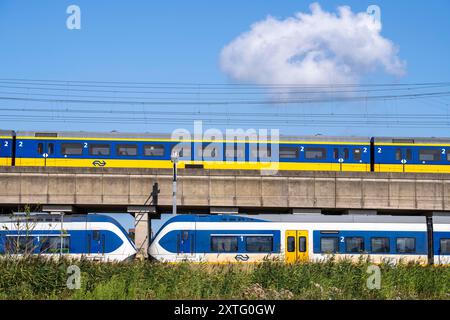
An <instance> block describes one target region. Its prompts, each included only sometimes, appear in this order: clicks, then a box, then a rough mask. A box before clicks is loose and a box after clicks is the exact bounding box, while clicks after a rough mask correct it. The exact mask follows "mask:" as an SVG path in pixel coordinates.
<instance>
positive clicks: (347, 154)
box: [344, 148, 349, 160]
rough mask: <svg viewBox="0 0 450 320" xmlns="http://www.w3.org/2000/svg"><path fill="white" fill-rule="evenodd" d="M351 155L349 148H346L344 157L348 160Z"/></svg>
mask: <svg viewBox="0 0 450 320" xmlns="http://www.w3.org/2000/svg"><path fill="white" fill-rule="evenodd" d="M348 156H349V152H348V148H344V159H345V160H347V159H348Z"/></svg>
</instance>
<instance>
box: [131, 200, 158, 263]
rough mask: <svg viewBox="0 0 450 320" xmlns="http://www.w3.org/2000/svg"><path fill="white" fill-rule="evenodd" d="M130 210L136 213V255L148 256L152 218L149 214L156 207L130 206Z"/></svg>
mask: <svg viewBox="0 0 450 320" xmlns="http://www.w3.org/2000/svg"><path fill="white" fill-rule="evenodd" d="M128 212H129V213H132V214H134V229H135V235H134V244H135V245H136V249H137V251H138V252H137V253H136V257H137V258H140V259H147V258H148V246H149V244H150V240H151V239H150V238H151V234H150V232H151V219H150V217H149V214H154V213H155V212H156V208H155V207H153V206H130V207H128Z"/></svg>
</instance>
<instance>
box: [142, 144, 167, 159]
mask: <svg viewBox="0 0 450 320" xmlns="http://www.w3.org/2000/svg"><path fill="white" fill-rule="evenodd" d="M163 155H164V146H163V145H161V144H146V145H144V156H146V157H161V156H163Z"/></svg>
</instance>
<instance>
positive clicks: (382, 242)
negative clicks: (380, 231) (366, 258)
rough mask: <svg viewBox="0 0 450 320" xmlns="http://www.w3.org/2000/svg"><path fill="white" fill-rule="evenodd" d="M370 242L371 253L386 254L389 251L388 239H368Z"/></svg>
mask: <svg viewBox="0 0 450 320" xmlns="http://www.w3.org/2000/svg"><path fill="white" fill-rule="evenodd" d="M370 242H371V247H372V248H371V249H372V252H374V253H386V252H389V251H390V250H391V249H390V245H389V238H372V239H370Z"/></svg>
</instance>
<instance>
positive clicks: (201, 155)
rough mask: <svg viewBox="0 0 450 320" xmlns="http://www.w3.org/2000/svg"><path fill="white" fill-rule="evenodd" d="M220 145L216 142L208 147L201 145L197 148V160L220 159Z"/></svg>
mask: <svg viewBox="0 0 450 320" xmlns="http://www.w3.org/2000/svg"><path fill="white" fill-rule="evenodd" d="M219 148H221V147H220V145H219V144H218V143H216V142H211V143H208V144H207V145H202V144H199V145H198V146H197V154H196V157H197V160H201V159H207V158H215V157H217V156H219V157H220V151H221V150H220V149H219Z"/></svg>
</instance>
